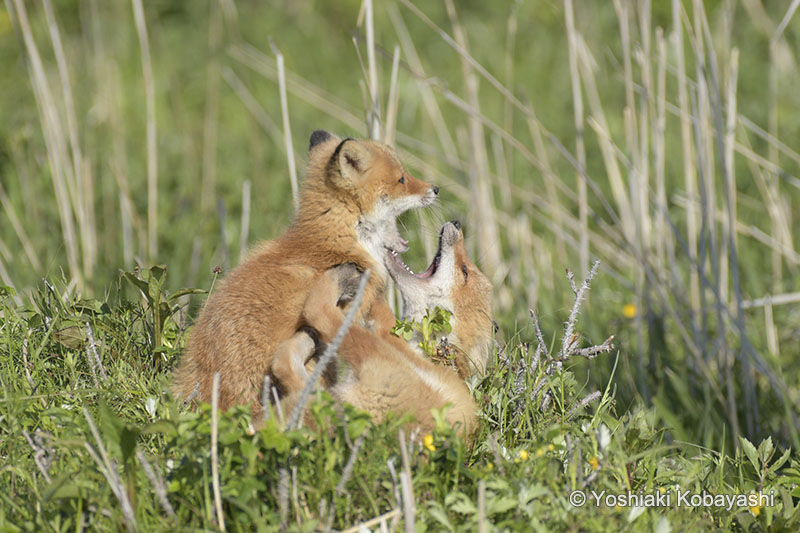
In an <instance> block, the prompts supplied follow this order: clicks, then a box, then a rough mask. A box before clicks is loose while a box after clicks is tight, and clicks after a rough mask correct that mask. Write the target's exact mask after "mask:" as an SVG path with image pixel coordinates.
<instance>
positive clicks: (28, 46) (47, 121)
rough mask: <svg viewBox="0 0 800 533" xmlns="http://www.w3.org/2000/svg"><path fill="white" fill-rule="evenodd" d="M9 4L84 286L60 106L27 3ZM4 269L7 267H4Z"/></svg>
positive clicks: (68, 243) (75, 269) (73, 267)
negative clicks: (46, 68)
mask: <svg viewBox="0 0 800 533" xmlns="http://www.w3.org/2000/svg"><path fill="white" fill-rule="evenodd" d="M12 2H13V4H12ZM6 7H7V8H8V11H9V13H10V14H11V15H12V16H16V20H17V22H18V23H19V27H20V30H21V32H22V37H23V42H24V43H25V50H26V52H27V54H28V58H29V59H30V62H29V63H28V66H29V75H30V79H31V84H32V85H33V92H34V96H35V97H36V105H37V108H38V110H39V120H40V122H41V125H42V133H43V134H44V140H45V144H46V147H47V158H48V162H49V164H50V178H51V181H52V183H53V191H54V193H55V197H56V205H57V207H58V215H59V217H60V220H61V231H62V235H63V239H64V245H65V247H66V251H67V264H68V265H69V272H70V275H71V276H72V278H73V279H76V280H77V281H78V285H79V287H82V286H83V281H82V279H83V276H82V270H81V268H80V262H79V260H78V238H77V235H76V232H75V221H74V220H73V209H74V205H75V204H74V199H75V197H76V193H75V190H74V189H75V188H74V186H72V184H71V183H70V180H69V177H68V175H69V173H70V170H69V168H68V165H67V164H66V161H65V158H66V154H65V148H64V147H65V145H66V141H65V140H64V133H63V130H62V127H61V121H60V120H59V119H58V108H57V106H56V102H55V99H54V98H53V95H52V93H51V91H50V87H49V84H48V82H47V74H46V73H45V69H44V64H43V62H42V58H41V56H40V54H39V49H38V47H37V46H36V40H35V39H34V35H33V30H32V29H31V25H30V22H29V21H28V13H27V10H26V9H25V4H24V3H23V2H22V0H6ZM71 199H72V201H71ZM0 268H2V265H0ZM2 270H5V269H4V268H2ZM0 274H3V272H2V271H0ZM3 278H7V275H3ZM9 285H10V283H9Z"/></svg>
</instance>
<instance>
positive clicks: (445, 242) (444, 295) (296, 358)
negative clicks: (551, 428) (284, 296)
mask: <svg viewBox="0 0 800 533" xmlns="http://www.w3.org/2000/svg"><path fill="white" fill-rule="evenodd" d="M400 265H401V264H400V263H398V264H397V265H396V266H400ZM402 268H403V270H404V271H405V270H406V267H405V266H404V265H403V266H402ZM395 274H396V273H393V276H394V279H395V281H396V282H397V287H398V289H399V290H400V292H401V294H402V295H403V298H404V300H405V302H406V305H407V306H408V305H413V306H419V308H421V309H426V308H430V307H432V306H435V305H440V304H441V303H443V302H444V301H446V302H449V303H452V304H453V306H452V311H453V316H452V321H451V323H452V325H453V333H454V335H455V336H457V337H458V338H459V339H465V342H467V343H469V344H468V345H465V346H464V350H465V351H466V352H467V353H470V354H472V355H473V356H474V357H476V358H480V359H481V360H482V363H481V364H483V365H485V358H486V357H485V355H484V354H488V350H489V344H490V343H491V340H492V327H493V323H492V315H491V296H492V288H491V285H490V283H489V281H488V280H487V279H486V277H485V276H484V275H483V274H482V273H481V272H480V270H478V269H477V268H476V267H475V265H474V264H472V262H471V261H469V259H468V258H467V256H466V252H465V250H464V240H463V235H462V233H461V231H460V224H458V223H453V222H448V223H447V224H445V225H444V227H443V228H442V231H441V233H440V234H439V250H438V252H437V253H436V257H434V259H433V262H432V263H431V266H430V267H429V268H428V270H426V271H425V272H424V273H423V274H420V275H417V276H414V275H413V274H408V276H396V275H395ZM357 275H358V272H357V271H356V270H355V269H354V268H352V266H350V265H343V266H339V267H336V268H333V269H330V270H328V271H327V272H326V273H325V274H324V275H322V276H320V277H319V278H318V280H317V282H316V283H315V284H314V287H313V288H312V289H311V291H310V292H309V295H308V299H307V300H306V302H305V306H304V308H303V317H304V319H305V322H306V323H307V324H308V326H309V327H311V328H313V329H314V332H315V333H316V334H317V335H318V336H319V339H320V340H321V341H323V342H325V343H328V342H330V341H331V340H332V339H333V337H334V336H335V335H336V333H337V331H338V329H339V327H340V326H341V324H342V321H343V320H344V313H343V310H342V309H341V308H340V307H339V305H338V304H340V303H341V302H342V299H343V294H347V293H352V286H353V283H354V281H355V282H357ZM412 278H415V279H414V280H412ZM314 344H315V343H314V340H313V339H312V338H311V336H310V335H309V334H308V333H306V332H305V331H300V332H298V333H297V334H296V335H295V336H294V337H292V339H290V340H288V341H286V342H285V343H283V344H282V345H281V346H280V347H279V349H278V351H277V352H276V354H275V357H274V359H273V365H272V371H273V375H274V376H275V377H276V378H277V379H278V381H279V382H280V383H281V385H282V388H283V389H284V392H285V400H284V402H285V404H287V405H286V407H285V410H288V409H291V407H292V404H293V403H294V402H295V401H296V398H297V393H298V392H299V391H300V390H302V388H303V387H304V385H305V383H306V381H307V380H308V378H309V372H308V370H307V366H306V365H309V364H312V363H313V360H312V359H313V358H314V356H315V355H316V354H318V353H320V350H319V347H317V349H316V351H315V346H314ZM338 354H339V355H338V358H339V360H340V361H341V362H343V363H345V365H344V367H345V369H346V371H345V374H344V376H340V377H339V378H338V380H337V381H336V382H335V383H327V384H326V386H327V387H329V388H330V391H331V393H332V394H333V396H334V397H335V398H337V399H338V400H341V401H346V402H348V403H351V404H353V405H354V406H356V407H358V408H359V409H363V410H365V411H368V412H369V413H370V414H371V415H372V416H373V418H375V419H376V420H380V419H382V418H383V417H384V416H385V415H386V413H388V412H395V413H406V412H409V413H413V414H414V415H415V418H416V424H417V426H418V427H419V428H420V429H421V430H422V431H423V432H429V431H431V430H432V429H433V428H434V426H435V422H434V419H433V416H432V414H431V409H433V408H441V407H444V406H445V405H447V404H450V406H451V407H450V409H449V410H448V411H447V414H446V419H447V420H448V422H450V423H451V424H453V425H460V426H461V430H462V432H463V433H464V434H465V435H468V434H469V433H471V431H472V429H473V428H474V426H475V415H476V411H477V407H476V405H475V402H474V401H473V400H472V396H471V395H470V392H469V389H468V388H467V385H466V383H465V382H464V379H463V378H462V377H460V376H459V375H458V374H457V373H456V372H454V371H453V370H452V369H451V368H448V367H446V366H443V365H439V364H436V363H434V362H433V361H431V360H430V359H429V358H427V357H422V356H420V355H419V354H418V353H417V352H416V351H415V350H414V349H412V348H411V347H410V346H409V345H408V344H406V343H405V342H402V343H394V342H388V341H387V339H386V338H385V337H383V336H381V335H378V334H376V333H375V332H373V331H370V330H369V329H367V328H364V327H363V326H362V325H361V324H354V325H352V326H351V327H350V329H349V330H348V334H347V336H346V337H345V339H344V341H343V343H342V345H341V346H340V348H339V351H338Z"/></svg>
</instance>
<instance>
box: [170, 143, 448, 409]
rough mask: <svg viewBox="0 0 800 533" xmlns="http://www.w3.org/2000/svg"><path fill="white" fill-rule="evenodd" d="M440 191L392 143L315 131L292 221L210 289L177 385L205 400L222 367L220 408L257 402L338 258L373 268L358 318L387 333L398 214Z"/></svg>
mask: <svg viewBox="0 0 800 533" xmlns="http://www.w3.org/2000/svg"><path fill="white" fill-rule="evenodd" d="M438 192H439V189H438V187H434V186H431V185H429V184H427V183H425V182H423V181H421V180H418V179H416V178H414V177H412V176H411V175H410V174H408V172H406V170H405V169H404V168H403V165H402V164H401V163H400V161H399V159H398V158H397V156H396V155H395V153H394V152H393V151H392V150H391V148H389V147H388V146H386V145H383V144H380V143H376V142H371V141H363V142H362V141H356V140H353V139H344V140H341V139H339V138H337V137H335V136H333V135H331V134H330V133H327V132H323V131H316V132H314V133H313V134H312V135H311V141H310V147H309V153H308V167H307V171H306V180H305V183H304V184H303V187H302V190H301V193H300V208H299V210H298V212H297V214H296V216H295V218H294V220H293V222H292V224H291V225H290V226H289V228H288V229H287V230H286V231H285V232H284V233H283V234H282V235H281V236H280V237H278V238H277V239H275V240H273V241H269V242H266V243H264V244H262V245H261V246H260V247H259V248H258V249H256V250H255V251H254V252H253V253H252V254H251V255H250V257H249V258H248V259H247V260H246V261H245V262H244V263H243V264H241V265H240V266H239V267H237V268H236V269H234V270H233V271H231V272H230V274H229V275H228V276H227V278H226V279H225V280H224V282H223V283H222V284H221V285H220V287H219V288H218V289H217V290H216V291H215V292H214V294H213V296H210V297H209V299H208V301H207V302H206V304H205V307H204V309H203V311H202V313H201V315H200V317H199V319H198V321H197V324H196V325H195V327H194V330H193V331H192V334H191V336H190V338H189V340H188V344H187V348H186V351H185V353H184V355H183V359H182V360H181V364H180V366H179V368H178V370H177V372H176V375H175V384H174V392H175V393H176V395H180V396H182V397H183V398H187V397H189V396H190V395H191V393H192V391H193V390H195V388H196V387H197V391H198V392H199V398H200V399H202V400H206V401H208V400H209V399H210V398H211V384H212V378H213V376H214V373H215V372H219V374H220V389H219V393H220V395H219V405H220V408H222V409H227V408H229V407H231V406H232V405H234V404H236V403H244V404H247V405H250V406H251V409H252V410H253V412H254V413H256V412H258V411H259V410H260V407H261V406H260V404H259V392H260V389H261V384H262V381H263V378H264V375H265V374H266V373H267V372H269V371H270V367H271V366H272V354H274V353H275V350H276V348H277V347H278V345H279V343H281V342H283V341H285V340H287V339H289V338H291V337H292V336H293V335H294V334H295V332H297V331H298V329H300V328H301V327H303V326H304V323H303V319H302V317H301V311H302V309H303V304H304V302H305V301H306V298H307V297H308V295H309V291H310V288H311V286H312V285H313V284H314V282H315V281H316V280H317V279H318V278H319V277H320V275H322V274H323V273H324V272H325V271H327V270H328V269H330V268H331V267H334V266H336V265H341V264H345V263H351V264H353V265H355V267H356V268H357V269H358V270H359V271H363V270H366V269H367V268H368V269H370V271H371V272H372V276H371V278H370V281H369V284H368V285H367V288H366V291H365V293H364V300H363V305H362V306H361V309H360V311H359V315H358V319H359V320H360V321H362V322H363V323H364V324H371V325H372V326H373V328H374V330H375V331H377V332H385V334H386V335H387V336H389V335H390V333H389V331H390V329H391V328H392V326H393V325H394V321H395V319H394V315H393V313H392V312H391V310H390V309H389V306H388V304H387V302H386V297H385V289H386V282H387V280H388V278H387V274H388V272H387V269H386V266H385V263H386V262H387V258H388V257H393V256H394V255H396V254H397V253H402V252H405V251H406V250H407V249H408V243H407V242H406V241H405V240H404V239H403V238H402V237H400V234H399V233H398V231H397V223H396V217H397V216H398V215H400V214H401V213H403V212H404V211H407V210H408V209H415V208H420V207H425V206H428V205H430V204H431V203H433V201H434V200H435V199H436V195H437V194H438ZM387 342H390V343H393V342H395V341H394V340H392V339H389V340H388V341H387Z"/></svg>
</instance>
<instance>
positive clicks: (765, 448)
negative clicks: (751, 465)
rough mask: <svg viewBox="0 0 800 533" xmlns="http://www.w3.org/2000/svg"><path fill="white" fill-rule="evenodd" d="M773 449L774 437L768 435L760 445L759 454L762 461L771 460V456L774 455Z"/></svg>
mask: <svg viewBox="0 0 800 533" xmlns="http://www.w3.org/2000/svg"><path fill="white" fill-rule="evenodd" d="M772 450H773V446H772V437H767V438H766V439H764V440H762V441H761V444H759V446H758V455H759V456H760V457H761V462H762V463H766V462H768V461H769V459H770V457H772Z"/></svg>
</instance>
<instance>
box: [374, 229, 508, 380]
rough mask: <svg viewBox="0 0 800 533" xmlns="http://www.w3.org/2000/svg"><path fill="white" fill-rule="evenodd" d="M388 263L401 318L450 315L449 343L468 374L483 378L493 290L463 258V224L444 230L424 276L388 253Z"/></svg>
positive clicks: (440, 233) (491, 325)
mask: <svg viewBox="0 0 800 533" xmlns="http://www.w3.org/2000/svg"><path fill="white" fill-rule="evenodd" d="M386 263H387V269H388V270H389V274H391V276H392V278H393V279H394V281H395V283H396V284H397V288H398V289H399V290H400V293H401V295H402V297H403V316H404V318H406V319H409V320H416V321H420V320H422V317H423V316H425V311H426V310H427V309H433V308H434V307H437V306H438V307H440V308H442V309H445V310H447V311H450V312H451V313H452V317H451V319H450V324H451V326H452V332H451V334H450V335H449V338H448V340H449V341H450V343H451V344H453V345H454V346H456V348H458V349H459V350H460V351H461V352H463V353H464V354H466V357H467V359H468V362H469V366H470V370H471V373H475V372H478V373H482V372H483V371H484V370H485V369H486V364H487V362H488V358H489V348H490V345H491V340H492V333H493V328H494V321H493V320H492V285H491V283H490V282H489V280H488V278H487V277H486V276H485V275H484V274H483V273H482V272H481V271H480V270H478V267H476V266H475V264H474V263H473V262H472V261H470V260H469V257H467V252H466V249H465V247H464V234H463V233H462V232H461V223H460V222H458V221H453V222H447V223H446V224H445V225H444V226H443V227H442V230H441V231H440V232H439V248H438V250H437V251H436V255H435V256H434V258H433V261H431V264H430V266H429V267H428V268H427V270H425V272H422V273H421V274H414V272H412V271H411V269H410V268H408V266H406V264H405V263H403V261H402V259H400V256H399V255H398V254H396V253H391V252H390V253H389V254H388V257H387V262H386Z"/></svg>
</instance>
